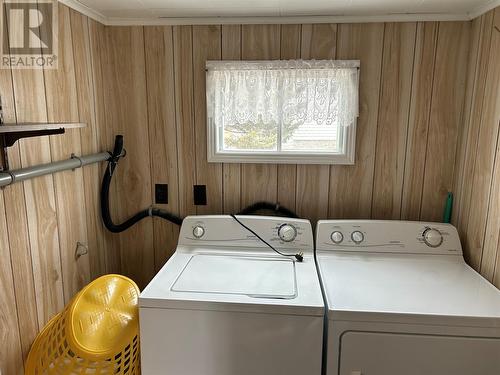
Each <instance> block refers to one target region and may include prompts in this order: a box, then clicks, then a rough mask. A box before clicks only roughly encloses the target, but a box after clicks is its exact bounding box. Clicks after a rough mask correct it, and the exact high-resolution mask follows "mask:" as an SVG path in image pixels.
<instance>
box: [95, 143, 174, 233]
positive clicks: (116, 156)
mask: <svg viewBox="0 0 500 375" xmlns="http://www.w3.org/2000/svg"><path fill="white" fill-rule="evenodd" d="M123 156H124V155H123V136H121V135H117V136H116V138H115V148H114V150H113V153H112V154H111V155H110V158H109V160H108V168H106V172H105V173H104V177H103V179H102V188H101V214H102V221H103V222H104V226H105V227H106V228H107V229H108V230H109V231H110V232H113V233H120V232H123V231H125V230H127V229H128V228H130V227H131V226H133V225H134V224H136V223H137V222H139V221H141V220H142V219H144V218H146V217H150V216H157V217H161V218H162V219H165V220H168V221H170V222H172V223H174V224H177V225H181V224H182V219H181V218H180V217H178V216H176V215H174V214H171V213H170V212H167V211H164V210H161V209H159V208H150V209H147V210H143V211H141V212H139V213H137V214H135V215H134V216H132V217H131V218H129V219H127V220H126V221H125V222H123V223H121V224H115V223H114V222H113V219H112V218H111V214H110V211H109V187H110V185H111V179H112V178H113V172H114V171H115V168H116V165H117V164H118V160H120V158H121V157H123Z"/></svg>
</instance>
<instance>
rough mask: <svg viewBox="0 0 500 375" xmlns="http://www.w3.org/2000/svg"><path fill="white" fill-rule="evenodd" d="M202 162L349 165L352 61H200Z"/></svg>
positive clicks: (354, 91)
mask: <svg viewBox="0 0 500 375" xmlns="http://www.w3.org/2000/svg"><path fill="white" fill-rule="evenodd" d="M206 67H207V117H208V133H207V134H208V161H210V162H226V163H228V162H229V163H231V162H235V163H246V162H248V163H294V164H296V163H298V164H353V163H354V147H355V135H356V119H357V117H358V91H359V89H358V86H359V85H358V83H359V61H332V60H324V61H315V60H312V61H302V60H292V61H207V65H206Z"/></svg>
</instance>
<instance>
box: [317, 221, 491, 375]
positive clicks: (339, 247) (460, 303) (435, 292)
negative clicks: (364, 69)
mask: <svg viewBox="0 0 500 375" xmlns="http://www.w3.org/2000/svg"><path fill="white" fill-rule="evenodd" d="M316 241H317V242H316V249H317V261H318V267H319V272H320V279H321V282H322V284H323V287H324V290H325V296H326V302H327V316H328V324H327V327H328V328H327V332H326V333H325V334H326V335H327V340H326V342H327V358H326V360H327V374H328V375H338V374H340V375H401V374H404V375H424V374H425V375H443V374H447V375H448V374H449V375H498V374H500V292H499V291H498V290H497V289H496V288H495V287H494V286H493V285H491V284H489V283H488V282H487V281H486V280H485V279H483V278H482V277H481V276H480V275H479V274H478V273H476V272H475V271H474V270H473V269H472V268H470V267H469V266H468V265H467V264H466V263H465V261H464V259H463V256H462V249H461V245H460V241H459V237H458V233H457V231H456V229H455V228H454V227H453V226H451V225H447V224H436V223H417V222H398V221H320V222H319V223H318V227H317V237H316Z"/></svg>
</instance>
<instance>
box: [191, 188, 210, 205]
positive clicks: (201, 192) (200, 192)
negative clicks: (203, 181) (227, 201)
mask: <svg viewBox="0 0 500 375" xmlns="http://www.w3.org/2000/svg"><path fill="white" fill-rule="evenodd" d="M193 196H194V204H195V206H206V205H207V186H206V185H194V186H193Z"/></svg>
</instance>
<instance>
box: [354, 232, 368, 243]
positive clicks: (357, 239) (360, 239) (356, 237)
mask: <svg viewBox="0 0 500 375" xmlns="http://www.w3.org/2000/svg"><path fill="white" fill-rule="evenodd" d="M351 239H352V240H353V242H354V243H356V244H360V243H361V242H363V241H364V240H365V235H364V234H363V232H360V231H359V230H357V231H354V232H352V234H351Z"/></svg>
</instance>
